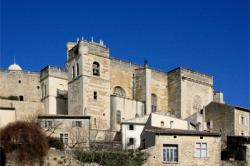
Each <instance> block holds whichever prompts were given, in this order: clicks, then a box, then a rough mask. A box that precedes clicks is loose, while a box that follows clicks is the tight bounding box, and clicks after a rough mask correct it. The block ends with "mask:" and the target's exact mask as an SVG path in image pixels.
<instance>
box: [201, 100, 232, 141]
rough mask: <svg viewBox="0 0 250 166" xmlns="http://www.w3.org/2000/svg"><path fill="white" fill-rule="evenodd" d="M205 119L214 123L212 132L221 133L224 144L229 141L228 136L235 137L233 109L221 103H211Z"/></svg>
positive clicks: (207, 108) (206, 109)
mask: <svg viewBox="0 0 250 166" xmlns="http://www.w3.org/2000/svg"><path fill="white" fill-rule="evenodd" d="M205 117H206V122H209V121H212V128H211V129H210V130H211V131H213V132H219V133H221V139H222V141H223V142H225V141H226V140H227V135H234V133H235V132H234V131H235V128H234V119H235V118H234V109H233V108H232V107H230V106H227V105H224V104H220V103H211V104H209V105H208V106H207V107H206V108H205ZM223 146H224V145H223Z"/></svg>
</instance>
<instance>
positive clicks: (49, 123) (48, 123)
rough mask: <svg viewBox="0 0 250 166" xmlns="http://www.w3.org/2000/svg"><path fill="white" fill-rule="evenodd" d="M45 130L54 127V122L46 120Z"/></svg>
mask: <svg viewBox="0 0 250 166" xmlns="http://www.w3.org/2000/svg"><path fill="white" fill-rule="evenodd" d="M44 127H45V128H51V127H52V121H51V120H46V121H45V124H44Z"/></svg>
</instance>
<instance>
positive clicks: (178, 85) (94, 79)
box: [0, 40, 220, 131]
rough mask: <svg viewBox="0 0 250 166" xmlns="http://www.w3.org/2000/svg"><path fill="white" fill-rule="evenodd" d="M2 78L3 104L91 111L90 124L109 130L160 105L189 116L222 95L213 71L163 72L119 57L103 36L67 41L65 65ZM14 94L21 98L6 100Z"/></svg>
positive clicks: (66, 112)
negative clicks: (211, 73) (97, 40)
mask: <svg viewBox="0 0 250 166" xmlns="http://www.w3.org/2000/svg"><path fill="white" fill-rule="evenodd" d="M14 65H16V64H14ZM0 80H1V83H0V96H1V103H0V105H1V106H2V107H9V106H13V103H14V105H15V104H16V105H20V104H21V105H22V103H24V102H26V103H31V104H30V105H29V106H23V107H20V108H18V107H17V108H16V111H17V112H23V111H26V110H28V111H31V110H32V111H34V110H35V112H39V113H41V112H43V113H45V114H52V115H55V114H60V115H61V114H62V115H79V116H90V117H91V120H90V121H91V128H92V129H100V130H110V131H119V130H120V123H121V122H122V121H125V120H127V119H131V118H135V117H141V116H143V115H146V114H150V113H151V112H156V111H157V112H164V113H166V114H171V115H175V116H176V117H177V118H181V119H186V118H188V117H190V116H192V115H193V114H195V113H196V112H198V111H200V110H201V109H202V108H203V107H204V106H206V105H208V104H209V103H210V102H212V101H213V100H218V98H219V97H218V95H220V94H218V93H215V91H214V88H213V77H212V76H209V75H206V74H202V73H199V72H195V71H192V70H189V69H185V68H181V67H179V68H176V69H174V70H172V71H169V72H162V71H158V70H155V69H152V68H150V67H149V66H148V65H147V64H144V65H136V64H133V63H130V62H125V61H122V60H118V59H115V58H113V57H111V56H110V53H109V49H108V48H107V47H106V46H105V45H104V44H103V42H102V41H101V42H100V43H96V42H93V41H91V42H90V41H85V40H80V41H78V42H76V43H72V42H69V43H67V60H66V67H65V68H58V67H53V66H47V67H45V68H44V69H42V70H41V72H39V73H32V72H25V71H22V70H21V69H19V68H18V69H9V70H8V71H7V70H1V71H0ZM11 97H12V98H13V97H14V98H16V99H17V101H11V100H5V99H9V98H11ZM20 101H22V102H20ZM23 105H24V104H23ZM32 105H35V106H33V107H32V108H29V107H31V106H32ZM24 107H28V108H24ZM18 109H20V110H18ZM20 118H21V117H20ZM17 119H18V118H17Z"/></svg>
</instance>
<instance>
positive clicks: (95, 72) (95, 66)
mask: <svg viewBox="0 0 250 166" xmlns="http://www.w3.org/2000/svg"><path fill="white" fill-rule="evenodd" d="M93 75H95V76H100V64H99V63H98V62H93Z"/></svg>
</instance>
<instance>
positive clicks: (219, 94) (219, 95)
mask: <svg viewBox="0 0 250 166" xmlns="http://www.w3.org/2000/svg"><path fill="white" fill-rule="evenodd" d="M214 102H217V103H225V102H224V99H223V93H222V92H215V93H214Z"/></svg>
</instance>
